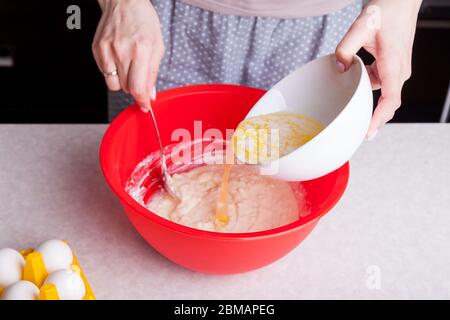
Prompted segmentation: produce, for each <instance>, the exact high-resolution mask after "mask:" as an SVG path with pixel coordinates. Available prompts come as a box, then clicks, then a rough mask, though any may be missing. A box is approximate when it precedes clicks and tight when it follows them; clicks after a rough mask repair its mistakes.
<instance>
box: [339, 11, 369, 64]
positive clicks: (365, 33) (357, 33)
mask: <svg viewBox="0 0 450 320" xmlns="http://www.w3.org/2000/svg"><path fill="white" fill-rule="evenodd" d="M369 36H370V34H369V30H368V28H366V26H365V23H364V22H363V19H361V18H358V19H357V20H356V21H355V22H354V23H353V25H352V26H351V27H350V29H349V30H348V31H347V33H346V34H345V36H344V38H342V40H341V42H340V43H339V44H338V45H337V47H336V52H335V54H336V67H337V68H338V70H339V71H340V72H344V71H347V70H348V68H350V66H351V65H352V63H353V57H354V56H355V55H356V53H357V52H358V51H359V49H361V48H362V47H363V46H364V44H365V43H366V41H367V40H368V37H369Z"/></svg>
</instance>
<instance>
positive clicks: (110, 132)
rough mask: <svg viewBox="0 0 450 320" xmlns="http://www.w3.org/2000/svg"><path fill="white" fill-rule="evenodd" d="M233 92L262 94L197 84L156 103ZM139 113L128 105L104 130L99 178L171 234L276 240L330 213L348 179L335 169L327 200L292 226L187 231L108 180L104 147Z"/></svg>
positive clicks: (170, 92)
mask: <svg viewBox="0 0 450 320" xmlns="http://www.w3.org/2000/svg"><path fill="white" fill-rule="evenodd" d="M231 88H232V89H233V90H236V89H238V90H242V89H244V90H248V89H252V90H259V91H261V92H264V91H263V90H261V89H258V88H251V87H245V86H239V85H232V84H201V85H190V86H183V87H177V88H173V89H168V90H165V91H161V92H159V93H158V101H159V102H162V101H164V100H167V99H171V98H173V97H175V96H176V97H180V96H186V95H192V94H195V95H196V94H199V93H201V92H208V93H211V92H226V93H229V92H230V89H231ZM136 112H141V111H140V110H139V107H138V106H137V105H132V106H129V107H127V108H126V109H125V110H124V111H122V112H121V113H120V114H119V115H118V116H117V117H116V118H115V119H114V120H113V122H112V123H111V124H110V125H109V127H108V128H107V130H106V132H105V134H104V136H103V139H102V142H101V145H100V165H101V169H102V172H103V175H104V177H105V179H106V181H107V183H108V185H109V186H110V188H111V189H112V191H113V192H114V193H115V194H116V195H117V196H118V198H119V200H120V201H121V202H122V203H125V204H126V205H128V206H129V207H131V208H132V209H133V210H134V211H136V212H137V213H139V214H140V215H141V216H143V217H144V218H146V219H149V220H150V221H152V222H154V223H157V224H159V225H161V226H163V227H166V228H168V229H170V230H172V231H175V232H179V233H183V234H188V235H190V236H194V237H200V238H208V239H216V240H227V241H230V240H254V239H255V238H266V237H273V236H278V235H280V234H283V233H288V232H292V231H294V230H296V229H299V228H301V227H303V226H304V225H306V224H309V223H311V222H314V221H316V220H318V219H320V218H321V217H322V216H324V215H325V214H326V213H327V212H328V211H330V210H331V209H332V208H333V207H334V206H335V205H336V203H337V202H338V201H339V199H340V198H341V197H342V195H343V194H344V192H345V190H346V187H347V184H348V180H349V175H350V166H349V163H348V162H347V163H345V164H344V165H343V166H342V167H340V168H339V169H336V171H338V172H337V173H338V174H337V178H336V183H335V185H334V186H333V189H332V191H331V193H330V196H329V197H328V198H327V199H326V200H325V201H324V202H323V203H322V205H321V208H320V210H318V211H317V212H316V213H314V214H309V215H307V216H306V217H304V218H300V219H299V220H297V221H295V222H292V223H290V224H287V225H284V226H281V227H278V228H274V229H269V230H264V231H257V232H246V233H225V232H215V231H206V230H200V229H195V228H191V227H187V226H184V225H181V224H178V223H176V222H172V221H170V220H167V219H165V218H163V217H161V216H159V215H157V214H155V213H153V212H151V211H150V210H148V209H146V208H145V207H143V206H142V205H141V204H139V203H138V202H137V201H136V200H134V199H133V198H132V197H131V196H130V195H129V194H128V193H127V192H126V191H125V189H124V188H123V187H121V186H120V185H116V184H114V183H113V182H112V178H111V177H110V176H109V175H108V173H107V172H106V169H105V166H106V164H105V162H106V160H105V159H106V156H107V151H106V146H107V145H110V144H111V142H112V140H113V137H114V134H115V132H116V131H117V130H118V129H119V128H120V127H121V126H122V125H123V123H124V122H125V121H127V119H128V118H129V115H131V114H133V113H136Z"/></svg>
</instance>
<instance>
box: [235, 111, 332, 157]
mask: <svg viewBox="0 0 450 320" xmlns="http://www.w3.org/2000/svg"><path fill="white" fill-rule="evenodd" d="M323 128H324V126H323V125H322V124H321V123H319V122H318V121H316V120H314V119H312V118H309V117H306V116H303V115H300V114H297V113H293V112H276V113H269V114H264V115H259V116H255V117H251V118H247V119H245V120H244V121H242V122H241V123H240V124H239V126H238V127H237V129H236V132H235V134H234V135H233V148H234V149H235V150H234V152H235V154H236V156H237V158H238V159H239V160H241V161H243V162H245V163H251V164H258V163H266V162H269V161H272V160H276V159H278V158H280V157H283V156H285V155H287V154H289V153H291V152H292V151H294V150H296V149H298V148H299V147H301V146H302V145H304V144H306V143H307V142H308V141H310V140H311V139H312V138H314V137H315V136H316V135H317V134H319V133H320V132H321V131H322V130H323Z"/></svg>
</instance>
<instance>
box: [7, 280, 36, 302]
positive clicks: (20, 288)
mask: <svg viewBox="0 0 450 320" xmlns="http://www.w3.org/2000/svg"><path fill="white" fill-rule="evenodd" d="M38 298H39V289H38V287H36V285H35V284H34V283H32V282H30V281H26V280H21V281H17V282H16V283H13V284H12V285H10V286H9V287H7V288H6V289H5V291H3V294H2V297H1V300H37V299H38Z"/></svg>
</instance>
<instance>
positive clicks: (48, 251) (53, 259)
mask: <svg viewBox="0 0 450 320" xmlns="http://www.w3.org/2000/svg"><path fill="white" fill-rule="evenodd" d="M35 251H38V252H40V253H41V255H42V259H43V260H44V265H45V269H46V270H47V272H48V273H52V272H55V271H56V270H61V269H68V268H69V267H70V265H71V264H72V261H73V254H72V250H71V249H70V247H69V245H68V244H67V243H65V242H64V241H61V240H55V239H53V240H47V241H44V242H43V243H41V244H40V245H39V246H37V248H36V249H35Z"/></svg>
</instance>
